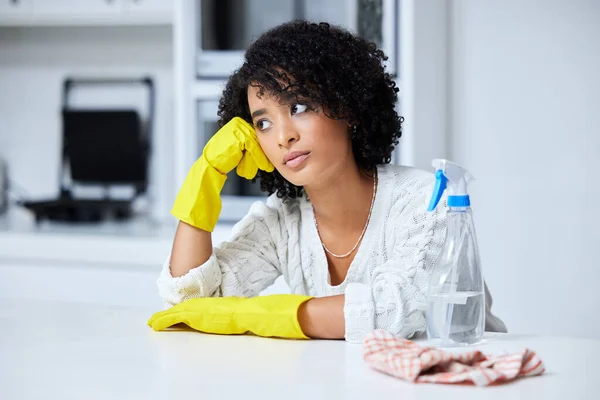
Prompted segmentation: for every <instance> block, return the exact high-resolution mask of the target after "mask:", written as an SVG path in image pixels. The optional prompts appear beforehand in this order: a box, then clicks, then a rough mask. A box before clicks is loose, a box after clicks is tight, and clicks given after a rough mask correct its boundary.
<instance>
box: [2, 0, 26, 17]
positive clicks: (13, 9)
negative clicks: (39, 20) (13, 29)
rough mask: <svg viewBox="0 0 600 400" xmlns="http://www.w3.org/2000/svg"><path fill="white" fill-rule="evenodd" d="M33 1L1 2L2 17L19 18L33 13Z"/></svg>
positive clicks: (7, 0)
mask: <svg viewBox="0 0 600 400" xmlns="http://www.w3.org/2000/svg"><path fill="white" fill-rule="evenodd" d="M31 2H32V0H0V17H3V18H9V17H19V16H22V15H25V14H28V13H30V12H31V5H32V3H31Z"/></svg>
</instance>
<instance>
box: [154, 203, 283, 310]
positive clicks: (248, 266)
mask: <svg viewBox="0 0 600 400" xmlns="http://www.w3.org/2000/svg"><path fill="white" fill-rule="evenodd" d="M280 206H281V204H280V202H278V200H277V199H273V198H272V196H271V197H270V198H269V199H268V201H267V204H265V203H263V202H255V203H254V204H253V205H252V207H251V208H250V211H249V212H248V214H247V215H246V216H245V217H244V218H243V219H242V220H241V221H240V222H238V223H237V224H236V225H235V226H234V227H233V232H232V235H231V237H230V239H229V240H228V241H226V242H223V243H221V244H220V245H218V246H216V247H214V248H213V254H212V255H211V257H210V258H209V259H208V260H207V261H206V262H205V263H204V264H202V265H200V266H198V267H196V268H193V269H191V270H190V271H189V272H188V273H187V274H185V275H183V276H181V277H176V278H174V277H173V276H172V275H171V269H170V255H169V257H168V258H167V260H166V261H165V263H164V265H163V268H162V271H161V274H160V277H159V279H158V289H159V293H160V296H161V297H162V298H163V300H164V301H165V302H166V303H168V304H171V305H174V304H178V303H181V302H183V301H185V300H188V299H191V298H194V297H219V296H239V297H253V296H256V295H258V294H259V293H260V292H261V291H262V290H263V289H265V288H266V287H268V286H269V285H271V284H272V283H273V282H274V281H275V279H277V277H278V276H279V275H281V268H280V258H279V253H278V249H282V248H285V245H284V243H285V241H286V235H285V231H284V230H282V229H280V214H279V210H280V208H281V207H280Z"/></svg>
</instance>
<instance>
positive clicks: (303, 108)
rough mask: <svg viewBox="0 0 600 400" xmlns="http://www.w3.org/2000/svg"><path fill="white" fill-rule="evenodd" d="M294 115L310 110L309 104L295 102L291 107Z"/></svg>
mask: <svg viewBox="0 0 600 400" xmlns="http://www.w3.org/2000/svg"><path fill="white" fill-rule="evenodd" d="M290 111H291V113H292V115H294V114H301V113H303V112H306V111H308V106H307V105H305V104H294V105H293V106H292V107H291V109H290Z"/></svg>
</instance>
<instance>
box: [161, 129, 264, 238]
mask: <svg viewBox="0 0 600 400" xmlns="http://www.w3.org/2000/svg"><path fill="white" fill-rule="evenodd" d="M236 167H237V173H238V175H240V176H242V177H244V178H246V179H252V178H254V177H255V176H256V173H257V172H258V170H259V169H261V170H264V171H267V172H271V171H273V169H274V167H273V164H272V163H271V162H270V161H269V159H268V158H267V156H266V155H265V153H264V152H263V150H262V148H261V147H260V144H259V143H258V139H257V138H256V132H255V131H254V128H253V127H252V125H250V124H249V123H248V122H246V121H244V120H243V119H242V118H239V117H235V118H233V119H232V120H231V121H229V122H228V123H226V124H225V125H224V126H223V127H222V128H221V129H219V131H217V133H215V134H214V135H213V137H212V138H211V139H210V140H209V141H208V143H207V144H206V146H205V147H204V150H203V152H202V155H201V156H200V158H198V160H196V162H195V163H194V165H192V167H191V168H190V171H189V172H188V174H187V176H186V178H185V181H184V183H183V185H182V186H181V188H180V189H179V193H178V194H177V198H176V199H175V204H174V205H173V208H172V209H171V213H172V214H173V215H174V216H175V217H177V218H178V219H179V220H181V221H183V222H185V223H187V224H189V225H192V226H194V227H196V228H199V229H202V230H205V231H208V232H212V231H213V230H214V228H215V225H216V223H217V220H218V218H219V214H220V213H221V196H220V194H221V190H222V189H223V186H224V185H225V180H226V179H227V174H228V173H229V172H231V171H233V169H234V168H236Z"/></svg>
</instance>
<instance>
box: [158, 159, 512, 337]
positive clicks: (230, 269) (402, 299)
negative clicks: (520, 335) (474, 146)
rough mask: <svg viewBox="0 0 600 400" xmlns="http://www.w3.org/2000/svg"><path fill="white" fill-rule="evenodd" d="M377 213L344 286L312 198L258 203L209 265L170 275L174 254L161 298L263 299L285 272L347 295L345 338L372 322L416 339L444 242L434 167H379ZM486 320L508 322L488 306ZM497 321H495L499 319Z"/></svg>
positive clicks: (314, 291)
mask: <svg viewBox="0 0 600 400" xmlns="http://www.w3.org/2000/svg"><path fill="white" fill-rule="evenodd" d="M378 178H379V181H378V188H377V193H376V195H375V203H374V205H373V210H372V215H371V220H370V222H369V225H368V227H367V230H366V232H365V235H364V237H363V239H362V242H361V244H360V246H359V248H358V251H357V253H356V255H355V257H354V260H353V261H352V263H351V265H350V268H349V270H348V273H347V276H346V279H345V280H344V282H343V283H341V284H340V285H338V286H332V285H330V284H329V271H328V267H327V259H326V256H325V252H324V250H323V247H322V245H321V242H320V240H319V236H318V234H317V229H316V226H315V223H314V218H313V209H312V206H311V204H310V202H309V201H308V200H307V199H306V197H302V198H299V199H294V200H287V201H282V200H281V199H279V198H277V196H275V195H272V196H270V197H269V198H268V199H267V202H266V204H265V203H263V202H256V203H254V204H253V205H252V207H251V208H250V211H249V213H248V214H247V215H246V216H245V217H244V218H243V219H242V220H241V221H240V222H239V223H237V224H236V225H235V226H234V228H233V233H232V236H231V238H230V239H229V240H228V241H226V242H224V243H222V244H220V245H219V246H217V247H215V248H214V251H213V255H212V256H211V257H210V259H209V260H208V261H206V263H204V264H203V265H201V266H199V267H196V268H193V269H192V270H190V271H189V272H188V273H187V274H186V275H184V276H182V277H178V278H173V277H172V276H171V273H170V267H169V261H170V257H169V258H167V261H166V262H165V264H164V266H163V270H162V272H161V276H160V278H159V280H158V286H159V292H160V295H161V297H162V298H163V299H164V300H165V301H166V302H167V303H170V304H177V303H180V302H182V301H184V300H187V299H190V298H193V297H208V296H243V297H252V296H257V295H258V294H259V293H260V292H261V291H262V290H264V289H265V288H266V287H268V286H269V285H271V284H272V283H273V282H274V281H275V279H276V278H277V277H278V276H280V275H281V274H283V277H284V279H285V281H286V282H287V284H288V286H289V287H290V290H291V292H292V293H295V294H303V295H309V296H315V297H323V296H332V295H338V294H345V306H344V315H345V324H346V340H347V341H349V342H359V341H361V340H362V338H363V337H364V335H365V334H367V333H368V332H370V331H372V330H373V329H375V328H382V329H386V330H388V331H390V332H392V333H394V334H396V335H400V336H403V337H407V338H408V337H411V336H413V335H414V334H415V333H419V332H423V331H424V330H425V304H426V303H425V296H426V291H427V284H428V278H429V272H430V271H431V268H432V267H433V266H434V264H435V261H436V259H437V257H438V255H439V253H440V250H441V248H442V245H443V243H444V238H445V232H446V221H445V216H446V212H445V211H444V209H445V207H443V204H440V206H439V207H438V208H437V210H440V211H437V210H436V211H434V212H427V206H428V203H429V199H430V197H431V194H432V190H433V185H434V177H433V174H431V173H428V172H425V171H421V170H418V169H414V168H410V167H405V166H399V165H380V166H379V167H378ZM490 306H491V297H489V295H488V304H487V308H488V313H487V314H488V316H487V317H486V318H487V319H488V321H489V320H490V317H491V318H492V320H493V321H495V320H497V321H499V325H498V324H496V325H497V326H496V327H495V328H494V327H493V326H492V330H505V328H504V329H502V328H503V327H504V325H503V324H502V321H500V320H498V319H497V318H496V317H494V316H492V315H491V313H490V312H489V308H490ZM493 321H492V322H493Z"/></svg>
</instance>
